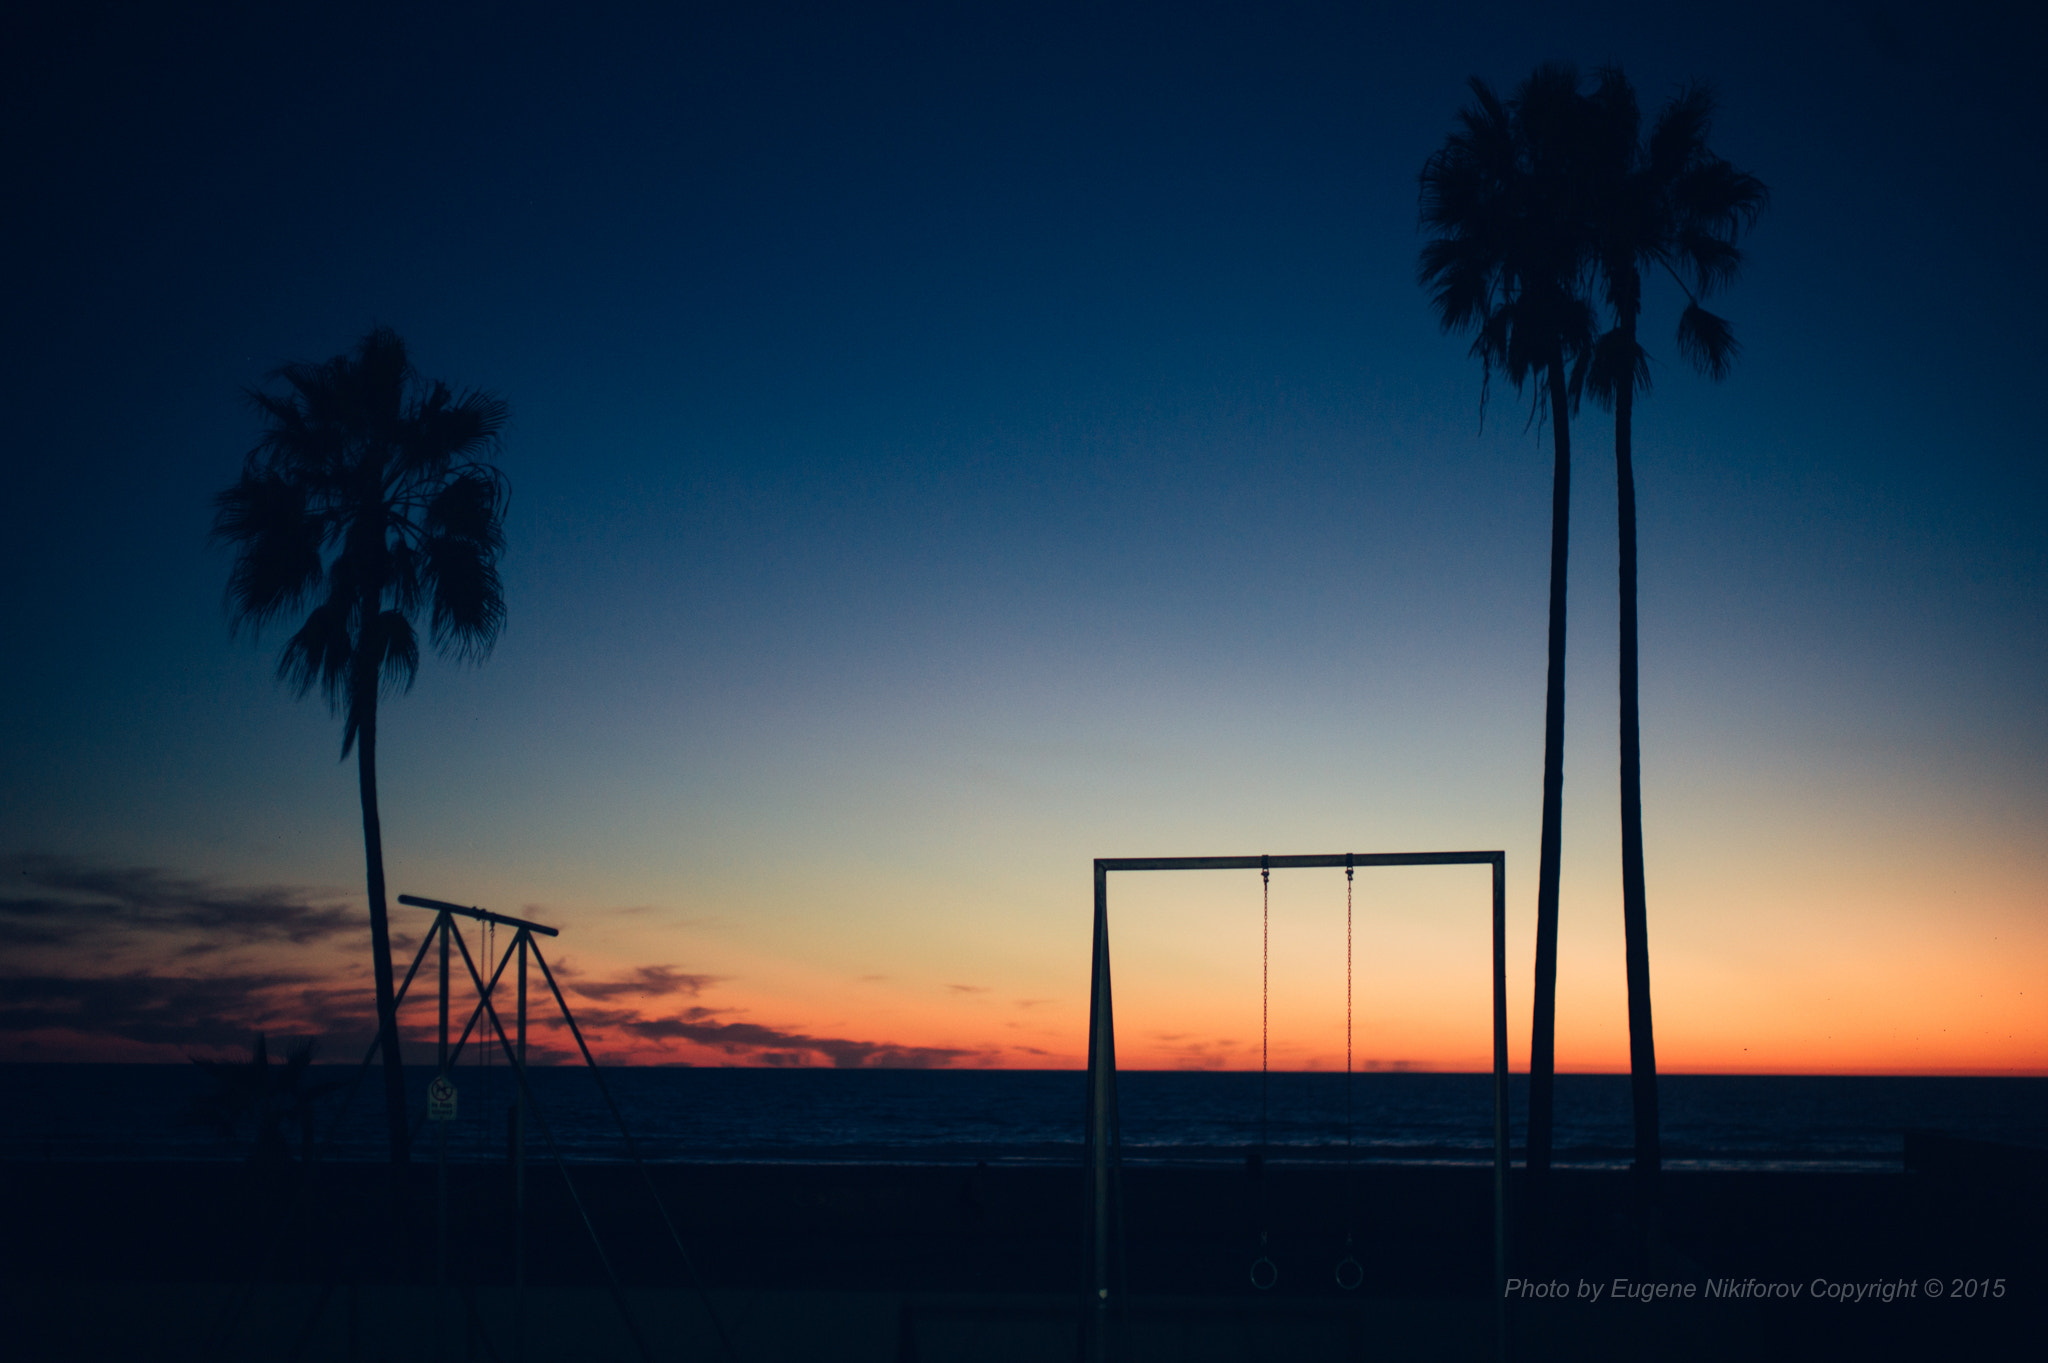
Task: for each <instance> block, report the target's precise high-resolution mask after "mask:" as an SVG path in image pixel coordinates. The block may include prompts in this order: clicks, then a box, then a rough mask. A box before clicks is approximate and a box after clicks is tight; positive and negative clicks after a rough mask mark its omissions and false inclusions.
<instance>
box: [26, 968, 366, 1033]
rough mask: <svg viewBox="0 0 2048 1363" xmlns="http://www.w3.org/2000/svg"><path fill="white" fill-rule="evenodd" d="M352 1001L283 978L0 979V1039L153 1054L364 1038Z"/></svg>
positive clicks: (264, 974)
mask: <svg viewBox="0 0 2048 1363" xmlns="http://www.w3.org/2000/svg"><path fill="white" fill-rule="evenodd" d="M353 998H354V992H353V991H341V990H335V989H331V988H327V987H326V986H325V985H324V983H323V982H322V981H321V980H319V979H318V978H317V977H315V976H311V975H304V974H297V973H292V972H286V971H245V972H240V973H236V974H227V975H209V976H190V975H153V974H149V973H147V972H144V971H134V972H130V973H126V974H120V975H101V976H79V975H16V976H10V977H7V978H0V1033H22V1032H42V1031H68V1032H76V1033H78V1034H80V1035H83V1036H97V1037H119V1038H121V1039H123V1040H125V1041H135V1042H140V1043H142V1044H144V1045H153V1046H231V1045H243V1044H246V1043H247V1042H248V1041H249V1039H250V1038H251V1037H252V1036H254V1035H255V1034H257V1033H258V1032H264V1031H273V1032H275V1031H289V1032H292V1033H294V1034H304V1033H306V1032H309V1031H310V1032H315V1033H330V1032H334V1031H338V1030H353V1031H357V1032H363V1033H367V1032H369V1031H370V1030H371V1027H370V1010H369V1009H368V1008H367V1007H360V1008H358V1007H353V1006H352V1005H351V1002H348V1001H352V1000H353ZM365 1002H367V1000H366V1001H365Z"/></svg>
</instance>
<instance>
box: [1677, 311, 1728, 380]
mask: <svg viewBox="0 0 2048 1363" xmlns="http://www.w3.org/2000/svg"><path fill="white" fill-rule="evenodd" d="M1678 353H1679V354H1681V355H1683V356H1685V358H1686V359H1688V360H1690V361H1691V362H1692V365H1693V368H1695V369H1697V370H1699V371H1700V372H1701V373H1702V374H1705V375H1706V376H1707V377H1708V378H1710V379H1713V380H1714V381H1715V382H1716V383H1719V382H1720V381H1721V380H1722V379H1725V378H1727V377H1728V371H1729V370H1730V369H1732V368H1733V367H1734V365H1735V360H1736V357H1737V356H1739V355H1740V354H1741V353H1742V347H1741V346H1740V345H1739V344H1737V343H1736V340H1735V329H1734V328H1733V327H1732V326H1730V325H1729V323H1728V319H1727V318H1725V317H1717V316H1715V315H1714V314H1713V313H1711V312H1708V311H1707V310H1706V309H1705V308H1703V307H1701V306H1700V305H1699V304H1698V303H1689V304H1687V305H1686V309H1685V311H1684V312H1683V313H1681V314H1679V318H1678Z"/></svg>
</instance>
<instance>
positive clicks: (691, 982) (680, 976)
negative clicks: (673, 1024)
mask: <svg viewBox="0 0 2048 1363" xmlns="http://www.w3.org/2000/svg"><path fill="white" fill-rule="evenodd" d="M554 970H555V973H556V974H557V975H566V974H568V973H569V972H568V971H567V970H566V969H564V968H563V967H562V966H560V965H557V966H555V967H554ZM727 978H728V977H727V976H724V975H704V974H695V973H692V972H689V971H684V970H678V969H676V968H675V967H674V966H672V965H643V966H641V967H640V968H639V969H637V970H635V971H634V972H633V973H632V974H630V975H628V976H626V977H625V978H624V979H618V980H592V981H589V982H587V983H586V982H583V981H580V980H579V981H577V982H576V983H574V984H565V985H564V986H563V988H564V989H566V990H567V991H568V992H569V993H571V994H580V995H581V996H583V997H584V998H586V999H599V1000H603V999H615V998H621V997H624V996H627V995H633V994H642V995H648V996H651V997H654V998H666V997H668V996H669V995H671V994H687V995H688V996H689V997H691V998H696V997H697V996H698V995H699V994H701V993H703V992H704V990H705V989H706V988H707V987H709V986H711V985H714V984H720V983H723V982H724V981H725V980H726V979H727Z"/></svg>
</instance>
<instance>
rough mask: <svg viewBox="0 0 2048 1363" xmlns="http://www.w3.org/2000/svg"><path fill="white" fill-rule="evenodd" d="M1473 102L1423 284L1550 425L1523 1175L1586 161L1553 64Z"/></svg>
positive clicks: (1446, 317)
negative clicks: (1545, 662) (1527, 390)
mask: <svg viewBox="0 0 2048 1363" xmlns="http://www.w3.org/2000/svg"><path fill="white" fill-rule="evenodd" d="M1469 85H1470V88H1471V91H1472V96H1473V102H1472V103H1471V104H1469V105H1467V106H1466V107H1465V108H1464V109H1462V110H1460V111H1459V114H1458V120H1457V126H1456V127H1455V128H1454V129H1453V130H1452V132H1451V135H1450V136H1449V137H1447V138H1446V139H1445V140H1444V144H1443V146H1442V147H1440V148H1438V149H1437V151H1436V152H1435V153H1433V154H1432V155H1431V156H1430V158H1429V161H1428V162H1427V163H1426V164H1425V165H1424V166H1423V169H1422V177H1421V180H1422V195H1421V200H1422V202H1421V220H1422V226H1423V228H1424V229H1425V230H1426V231H1428V232H1429V233H1431V234H1432V235H1431V240H1430V241H1428V242H1427V243H1426V244H1425V245H1424V246H1423V248H1422V255H1421V260H1420V262H1419V264H1418V267H1417V276H1418V278H1419V280H1420V282H1421V283H1422V285H1423V287H1424V288H1426V289H1428V290H1429V293H1430V302H1431V303H1432V304H1433V305H1434V307H1435V309H1436V314H1437V320H1438V322H1439V323H1440V324H1441V325H1442V327H1443V329H1444V330H1445V331H1449V332H1464V331H1472V332H1474V333H1476V334H1475V336H1474V339H1473V342H1472V349H1471V354H1472V356H1473V358H1475V359H1477V360H1478V361H1479V362H1480V366H1481V371H1482V379H1481V389H1480V394H1481V396H1480V402H1481V409H1482V411H1483V410H1484V405H1485V401H1486V392H1487V388H1488V387H1489V386H1490V384H1491V381H1492V377H1493V375H1494V373H1495V372H1496V371H1498V372H1500V373H1501V374H1504V375H1505V376H1506V377H1507V379H1508V381H1509V382H1510V383H1512V384H1513V385H1514V386H1515V390H1516V391H1517V392H1520V391H1521V390H1522V387H1523V384H1524V383H1525V382H1526V381H1527V380H1529V379H1531V378H1532V377H1535V376H1538V375H1540V379H1541V381H1540V382H1539V383H1537V384H1535V385H1534V389H1535V391H1534V403H1533V406H1532V408H1531V412H1530V420H1531V421H1534V420H1536V419H1537V418H1538V417H1539V416H1540V415H1542V414H1543V413H1544V412H1548V414H1549V416H1550V429H1551V445H1552V450H1553V455H1554V467H1553V471H1552V475H1551V498H1550V634H1549V668H1548V673H1547V681H1546V686H1545V694H1544V708H1543V824H1542V837H1541V842H1540V843H1539V847H1538V856H1537V871H1536V1000H1535V1018H1534V1025H1533V1027H1532V1029H1531V1034H1530V1043H1529V1138H1528V1142H1529V1144H1528V1157H1527V1158H1528V1168H1529V1170H1530V1172H1531V1174H1532V1175H1536V1176H1539V1177H1540V1176H1541V1175H1542V1174H1543V1173H1544V1172H1545V1171H1547V1170H1548V1168H1549V1165H1550V1128H1551V1110H1552V1096H1553V1095H1552V1083H1553V1079H1552V1075H1553V1070H1554V1068H1555V1056H1556V1035H1557V1027H1556V1012H1557V894H1558V860H1559V850H1560V845H1561V844H1560V839H1561V826H1562V820H1563V810H1564V661H1565V582H1566V560H1567V556H1568V551H1569V548H1570V542H1571V479H1572V464H1571V421H1570V418H1571V413H1572V410H1573V408H1574V407H1575V405H1576V402H1577V397H1578V392H1579V388H1580V385H1581V384H1582V383H1583V381H1584V376H1585V371H1586V367H1587V365H1588V364H1589V363H1590V359H1591V354H1592V345H1593V339H1594V329H1595V328H1594V315H1593V308H1592V305H1591V304H1590V303H1589V302H1588V301H1587V299H1586V296H1585V290H1584V285H1585V281H1586V275H1587V264H1588V251H1587V243H1586V237H1585V229H1584V224H1583V214H1582V213H1581V211H1580V208H1579V204H1578V198H1579V196H1580V194H1581V192H1582V183H1583V175H1582V173H1581V166H1580V162H1581V160H1582V158H1583V156H1584V152H1585V138H1584V130H1583V125H1584V123H1585V120H1586V110H1585V107H1584V99H1583V97H1582V96H1581V95H1580V93H1579V77H1578V73H1577V72H1576V71H1575V70H1574V69H1573V68H1572V67H1570V66H1566V65H1562V64H1558V63H1546V64H1544V65H1542V66H1539V67H1537V68H1536V70H1535V71H1534V72H1533V73H1532V74H1531V75H1530V76H1529V78H1528V79H1527V80H1525V81H1523V82H1522V83H1521V85H1519V86H1518V87H1516V90H1515V93H1514V95H1513V96H1512V97H1511V98H1510V99H1508V100H1502V99H1501V98H1500V97H1499V96H1498V95H1497V94H1495V93H1494V91H1493V89H1492V88H1491V87H1490V86H1488V85H1487V83H1486V82H1485V81H1483V80H1480V79H1479V78H1478V77H1476V76H1475V77H1473V78H1472V79H1471V81H1470V82H1469Z"/></svg>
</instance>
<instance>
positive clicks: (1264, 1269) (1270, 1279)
mask: <svg viewBox="0 0 2048 1363" xmlns="http://www.w3.org/2000/svg"><path fill="white" fill-rule="evenodd" d="M1279 1281H1280V1265H1278V1264H1276V1263H1274V1262H1273V1261H1272V1260H1271V1259H1268V1258H1267V1257H1266V1256H1265V1255H1263V1254H1261V1255H1260V1256H1259V1257H1258V1258H1256V1259H1254V1260H1252V1286H1253V1287H1256V1288H1258V1289H1259V1291H1261V1292H1271V1291H1272V1290H1273V1284H1274V1283H1277V1282H1279Z"/></svg>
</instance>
